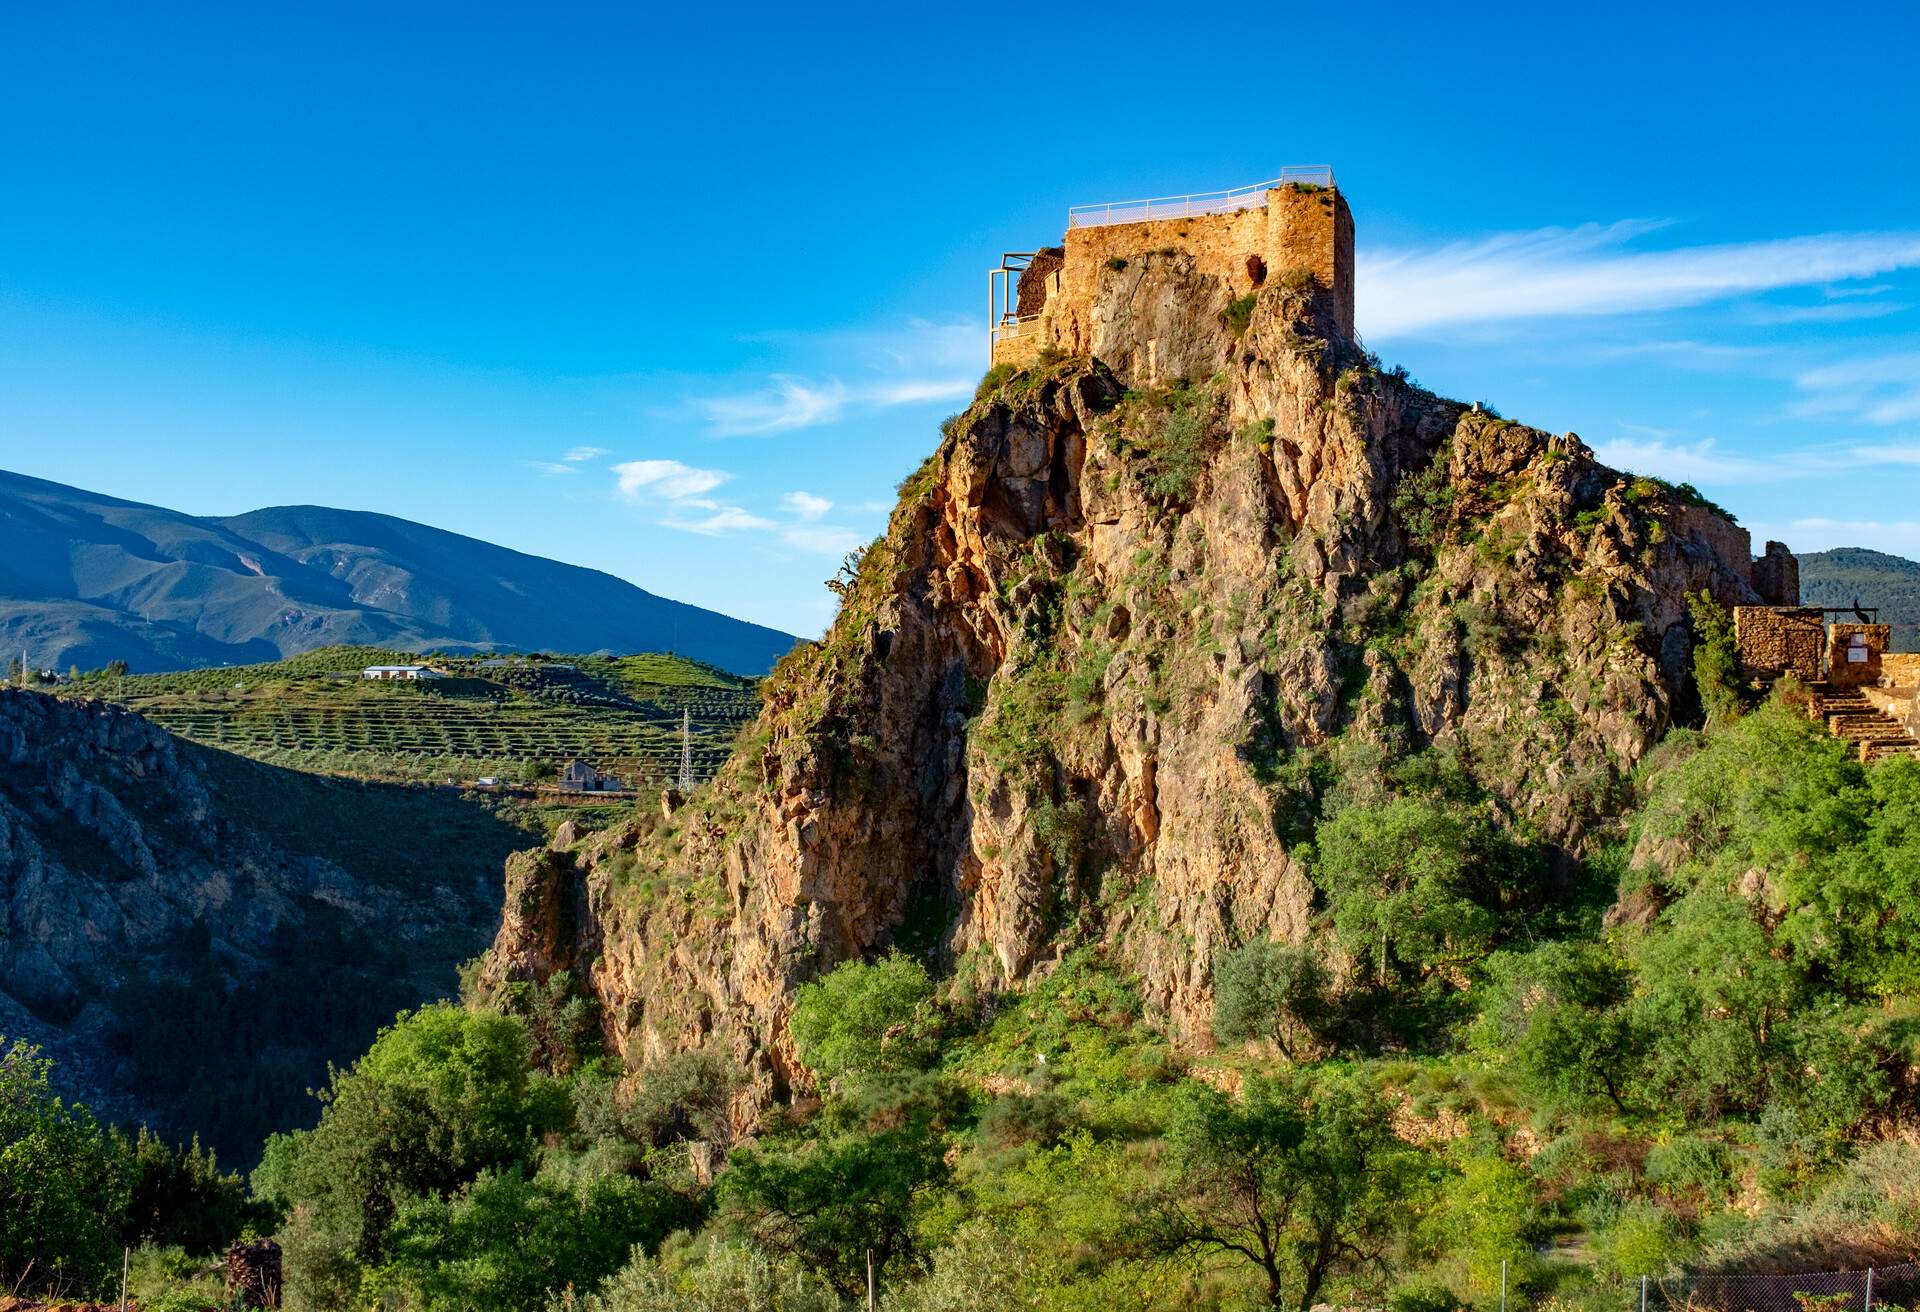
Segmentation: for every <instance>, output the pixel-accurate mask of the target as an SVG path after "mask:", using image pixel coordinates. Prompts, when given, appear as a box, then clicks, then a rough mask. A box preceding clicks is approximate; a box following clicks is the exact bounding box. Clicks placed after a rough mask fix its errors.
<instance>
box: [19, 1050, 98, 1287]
mask: <svg viewBox="0 0 1920 1312" xmlns="http://www.w3.org/2000/svg"><path fill="white" fill-rule="evenodd" d="M52 1071H53V1063H52V1061H50V1060H49V1059H47V1058H45V1057H42V1056H40V1054H39V1050H38V1049H37V1048H33V1047H29V1046H28V1045H27V1044H25V1043H22V1042H20V1041H18V1040H15V1041H14V1043H13V1044H12V1045H11V1046H10V1047H4V1048H0V1288H16V1287H24V1288H27V1289H34V1290H40V1289H46V1290H51V1291H54V1292H64V1293H76V1292H77V1293H86V1292H91V1291H92V1290H93V1289H95V1288H96V1287H98V1286H99V1285H100V1284H101V1282H102V1281H103V1280H104V1279H105V1278H106V1277H107V1275H108V1274H109V1272H112V1273H114V1274H118V1268H119V1259H120V1254H118V1253H116V1252H114V1251H113V1250H114V1249H116V1248H118V1247H120V1244H119V1242H118V1241H119V1235H118V1233H117V1224H118V1221H119V1218H120V1216H121V1215H122V1214H123V1212H124V1210H125V1208H126V1203H127V1197H128V1179H127V1176H128V1170H127V1163H126V1162H125V1160H124V1158H123V1157H122V1156H121V1154H120V1153H118V1152H116V1151H115V1150H114V1145H113V1143H112V1141H111V1140H110V1139H109V1138H108V1137H107V1136H106V1135H105V1134H103V1133H102V1132H101V1130H100V1127H99V1125H98V1123H96V1122H95V1121H94V1119H93V1114H92V1113H91V1112H89V1111H88V1110H87V1109H86V1108H85V1107H82V1106H79V1105H77V1104H76V1105H72V1106H69V1105H68V1104H66V1103H64V1102H62V1101H61V1100H60V1099H59V1098H57V1097H55V1096H54V1094H53V1089H52V1086H51V1076H52Z"/></svg>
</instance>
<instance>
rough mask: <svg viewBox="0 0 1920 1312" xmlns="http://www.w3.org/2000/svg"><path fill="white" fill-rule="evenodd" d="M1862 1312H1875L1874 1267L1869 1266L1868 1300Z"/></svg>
mask: <svg viewBox="0 0 1920 1312" xmlns="http://www.w3.org/2000/svg"><path fill="white" fill-rule="evenodd" d="M1861 1312H1873V1268H1872V1267H1868V1268H1867V1302H1866V1306H1865V1307H1863V1308H1862V1309H1861Z"/></svg>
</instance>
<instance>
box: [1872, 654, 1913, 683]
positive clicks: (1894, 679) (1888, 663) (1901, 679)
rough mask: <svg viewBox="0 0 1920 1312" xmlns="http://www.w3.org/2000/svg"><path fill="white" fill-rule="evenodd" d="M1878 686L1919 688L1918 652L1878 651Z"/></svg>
mask: <svg viewBox="0 0 1920 1312" xmlns="http://www.w3.org/2000/svg"><path fill="white" fill-rule="evenodd" d="M1880 686H1881V687H1883V688H1896V689H1899V688H1904V689H1908V690H1913V689H1920V652H1915V651H1888V652H1882V653H1880Z"/></svg>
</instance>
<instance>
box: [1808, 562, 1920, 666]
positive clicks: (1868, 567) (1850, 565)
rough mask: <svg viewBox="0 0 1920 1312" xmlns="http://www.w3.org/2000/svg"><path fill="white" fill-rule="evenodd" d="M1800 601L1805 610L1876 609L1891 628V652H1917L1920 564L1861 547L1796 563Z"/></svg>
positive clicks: (1918, 644)
mask: <svg viewBox="0 0 1920 1312" xmlns="http://www.w3.org/2000/svg"><path fill="white" fill-rule="evenodd" d="M1800 598H1801V600H1802V601H1804V602H1806V603H1807V605H1809V606H1851V605H1853V604H1854V603H1855V602H1858V603H1859V604H1860V605H1862V606H1877V607H1879V609H1880V619H1881V622H1882V623H1885V624H1890V625H1892V626H1893V649H1894V650H1895V651H1920V562H1915V561H1911V560H1907V559H1906V558H1905V557H1902V556H1889V555H1887V554H1886V553H1885V552H1882V551H1869V550H1867V549H1866V548H1865V547H1835V548H1834V549H1833V550H1832V551H1815V552H1810V553H1809V554H1807V555H1804V556H1802V557H1800Z"/></svg>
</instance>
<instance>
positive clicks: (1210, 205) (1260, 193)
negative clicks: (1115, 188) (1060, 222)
mask: <svg viewBox="0 0 1920 1312" xmlns="http://www.w3.org/2000/svg"><path fill="white" fill-rule="evenodd" d="M1296 183H1297V184H1298V185H1300V186H1302V187H1331V186H1333V167H1332V166H1331V165H1329V164H1298V165H1292V166H1290V167H1288V168H1284V169H1281V170H1280V176H1279V177H1277V178H1269V179H1268V180H1267V181H1265V182H1255V183H1251V184H1249V185H1248V186H1245V187H1233V188H1230V189H1229V190H1227V191H1202V192H1196V193H1194V194H1193V195H1191V196H1158V197H1155V198H1154V199H1152V200H1116V201H1109V202H1108V203H1106V204H1104V205H1075V206H1074V207H1073V208H1072V209H1070V210H1068V211H1067V226H1068V227H1069V228H1099V227H1105V226H1106V225H1108V224H1110V223H1145V222H1147V221H1148V220H1149V219H1188V218H1192V217H1194V216H1195V215H1200V214H1232V213H1233V212H1235V211H1236V210H1254V209H1259V208H1261V207H1262V206H1264V205H1265V204H1266V203H1267V193H1268V192H1269V191H1272V190H1273V189H1274V188H1275V187H1285V186H1288V185H1290V184H1296Z"/></svg>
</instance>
